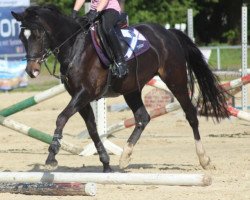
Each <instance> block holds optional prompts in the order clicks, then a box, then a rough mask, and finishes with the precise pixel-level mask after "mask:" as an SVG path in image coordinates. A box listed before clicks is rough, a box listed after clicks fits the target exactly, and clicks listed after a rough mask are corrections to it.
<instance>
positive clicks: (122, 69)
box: [109, 30, 128, 78]
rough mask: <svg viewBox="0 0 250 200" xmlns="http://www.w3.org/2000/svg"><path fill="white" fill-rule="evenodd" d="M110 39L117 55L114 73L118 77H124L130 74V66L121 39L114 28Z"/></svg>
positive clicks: (113, 50)
mask: <svg viewBox="0 0 250 200" xmlns="http://www.w3.org/2000/svg"><path fill="white" fill-rule="evenodd" d="M109 41H110V45H111V49H112V52H113V55H114V57H115V61H114V67H115V70H114V73H113V75H115V76H116V77H118V78H123V77H124V76H126V75H127V74H128V66H127V63H126V61H125V58H124V56H123V53H122V48H121V45H120V41H119V39H118V37H117V35H116V33H115V31H114V30H112V31H110V34H109Z"/></svg>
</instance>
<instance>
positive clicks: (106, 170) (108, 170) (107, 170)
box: [103, 167, 114, 173]
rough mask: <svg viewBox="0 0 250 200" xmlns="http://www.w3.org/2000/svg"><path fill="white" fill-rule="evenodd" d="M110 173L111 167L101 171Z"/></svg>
mask: <svg viewBox="0 0 250 200" xmlns="http://www.w3.org/2000/svg"><path fill="white" fill-rule="evenodd" d="M112 172H114V170H113V169H112V168H111V167H109V168H106V169H103V173H112Z"/></svg>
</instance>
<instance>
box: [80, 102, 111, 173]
mask: <svg viewBox="0 0 250 200" xmlns="http://www.w3.org/2000/svg"><path fill="white" fill-rule="evenodd" d="M79 113H80V115H81V116H82V118H83V119H84V121H85V123H86V126H87V129H88V132H89V135H90V137H91V139H92V140H93V142H94V144H95V147H96V150H97V153H98V154H99V158H100V161H101V162H102V164H103V172H112V171H113V170H112V169H111V167H110V165H109V155H108V153H107V151H106V150H105V148H104V146H103V143H102V141H101V139H100V137H99V134H98V132H97V127H96V123H95V116H94V113H93V109H92V107H91V106H90V104H89V103H88V104H87V105H86V106H84V107H83V108H81V109H80V110H79Z"/></svg>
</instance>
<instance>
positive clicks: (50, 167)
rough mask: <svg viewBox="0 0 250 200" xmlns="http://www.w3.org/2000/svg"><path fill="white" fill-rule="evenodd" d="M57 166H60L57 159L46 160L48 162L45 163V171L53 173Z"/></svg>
mask: <svg viewBox="0 0 250 200" xmlns="http://www.w3.org/2000/svg"><path fill="white" fill-rule="evenodd" d="M57 166H58V162H57V160H55V159H53V160H46V162H45V170H47V171H53V170H55V169H57Z"/></svg>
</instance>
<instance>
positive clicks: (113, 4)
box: [90, 0, 121, 12]
mask: <svg viewBox="0 0 250 200" xmlns="http://www.w3.org/2000/svg"><path fill="white" fill-rule="evenodd" d="M99 2H100V0H91V5H90V9H91V10H95V9H96V7H97V5H98V4H99ZM109 8H111V9H114V10H117V11H118V12H121V7H120V4H119V2H118V1H117V0H109V2H108V4H107V6H106V7H105V8H104V10H106V9H109Z"/></svg>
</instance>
